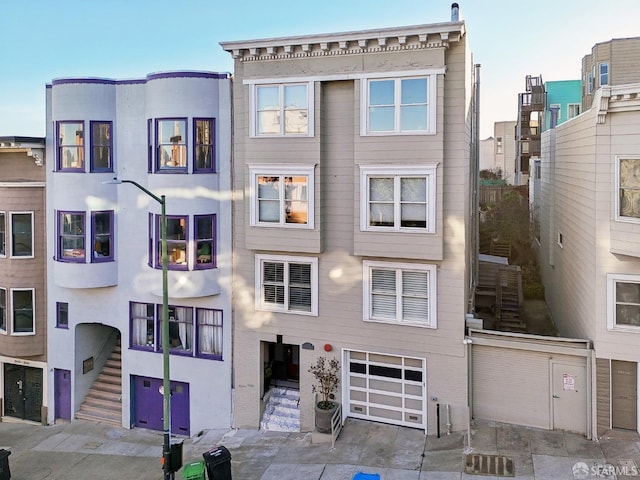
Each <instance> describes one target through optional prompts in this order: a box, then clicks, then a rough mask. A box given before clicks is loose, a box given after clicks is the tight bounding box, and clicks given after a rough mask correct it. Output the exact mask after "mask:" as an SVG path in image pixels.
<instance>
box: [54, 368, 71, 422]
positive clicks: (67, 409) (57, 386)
mask: <svg viewBox="0 0 640 480" xmlns="http://www.w3.org/2000/svg"><path fill="white" fill-rule="evenodd" d="M53 383H54V387H53V388H54V392H55V396H56V398H55V404H54V410H55V418H62V419H64V420H71V372H70V371H69V370H61V369H59V368H56V369H55V370H54V373H53Z"/></svg>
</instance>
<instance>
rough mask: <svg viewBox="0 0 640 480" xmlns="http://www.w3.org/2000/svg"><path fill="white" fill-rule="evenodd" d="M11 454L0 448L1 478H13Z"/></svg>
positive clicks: (4, 479)
mask: <svg viewBox="0 0 640 480" xmlns="http://www.w3.org/2000/svg"><path fill="white" fill-rule="evenodd" d="M9 455H11V452H10V451H9V450H5V449H4V448H0V480H11V470H9ZM229 478H231V477H229Z"/></svg>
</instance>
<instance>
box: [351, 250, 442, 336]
mask: <svg viewBox="0 0 640 480" xmlns="http://www.w3.org/2000/svg"><path fill="white" fill-rule="evenodd" d="M435 275H436V267H435V265H421V264H394V263H389V262H373V261H365V262H364V263H363V278H364V285H363V291H364V299H363V301H364V320H365V321H377V322H385V323H397V324H406V325H414V326H423V327H431V328H436V325H437V323H436V311H437V308H436V278H435Z"/></svg>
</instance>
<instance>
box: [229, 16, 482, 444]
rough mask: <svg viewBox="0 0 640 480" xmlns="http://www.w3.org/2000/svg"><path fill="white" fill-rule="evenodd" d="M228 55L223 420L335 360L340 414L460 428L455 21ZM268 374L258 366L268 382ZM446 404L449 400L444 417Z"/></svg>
mask: <svg viewBox="0 0 640 480" xmlns="http://www.w3.org/2000/svg"><path fill="white" fill-rule="evenodd" d="M221 45H222V47H223V48H224V49H225V50H227V51H228V52H229V53H230V54H231V55H232V56H233V58H234V60H235V68H234V78H233V109H234V115H233V121H234V125H233V127H234V132H235V134H234V167H233V176H234V191H235V192H237V193H236V195H237V197H236V198H235V201H234V211H233V228H234V230H233V247H234V255H233V257H234V280H233V291H234V292H235V295H234V301H233V305H234V307H233V308H234V395H235V406H234V425H235V426H236V427H242V428H247V427H248V428H256V427H258V425H259V423H260V420H261V414H262V409H263V406H262V404H261V400H262V399H263V397H264V395H265V393H266V390H268V388H269V387H273V386H274V385H285V386H288V387H291V388H292V389H295V390H299V395H300V414H299V415H300V418H299V428H300V430H302V431H309V430H312V429H313V425H314V400H313V398H314V396H313V393H312V378H311V376H310V375H309V373H307V372H308V368H309V366H310V365H311V364H312V362H314V361H315V360H316V358H317V357H319V356H327V357H335V358H337V359H338V360H340V363H341V385H340V389H339V392H338V394H337V399H338V400H339V401H340V402H341V404H342V412H343V413H342V415H343V418H345V417H356V418H362V419H370V420H376V421H382V422H387V423H392V424H397V425H405V426H410V427H415V428H419V429H424V430H425V431H427V432H430V433H431V432H433V433H435V431H436V428H437V415H436V411H437V407H438V405H440V406H441V407H442V408H441V411H442V418H441V426H442V428H443V429H445V428H446V427H447V425H446V423H447V419H446V418H445V413H444V412H445V411H449V412H450V416H449V419H450V423H451V425H450V427H451V428H452V429H454V430H461V429H463V428H466V425H467V412H468V409H467V403H468V396H467V359H466V357H465V350H464V345H463V339H464V333H465V314H466V313H467V312H468V311H469V310H470V309H471V308H472V305H471V303H472V302H471V301H470V298H471V295H470V290H471V278H472V275H471V274H470V266H471V265H472V264H473V261H472V260H473V254H472V252H473V248H472V243H471V241H472V238H473V235H472V229H471V224H472V218H471V217H470V215H471V214H470V212H471V211H472V208H470V205H471V202H472V200H471V181H470V178H472V176H473V175H472V173H473V171H472V163H471V147H470V146H471V137H472V130H471V128H472V125H471V123H470V122H471V119H472V118H473V115H472V114H471V105H472V87H473V81H472V64H471V56H470V52H469V49H468V46H467V38H466V32H465V24H464V22H461V21H458V20H457V18H453V19H452V21H451V22H443V23H435V24H427V25H416V26H409V27H398V28H385V29H378V30H368V31H358V32H344V33H334V34H323V35H310V36H299V37H287V38H272V39H263V40H248V41H234V42H223V43H222V44H221ZM265 372H268V374H271V376H270V378H265ZM447 406H448V408H447Z"/></svg>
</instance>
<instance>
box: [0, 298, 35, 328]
mask: <svg viewBox="0 0 640 480" xmlns="http://www.w3.org/2000/svg"><path fill="white" fill-rule="evenodd" d="M29 291H30V292H31V312H32V315H33V329H32V330H31V331H30V332H16V324H15V320H16V319H15V318H14V309H15V305H14V298H13V293H14V292H29ZM10 297H11V335H14V336H29V335H35V334H36V289H35V288H11V289H10ZM7 302H9V300H7Z"/></svg>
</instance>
